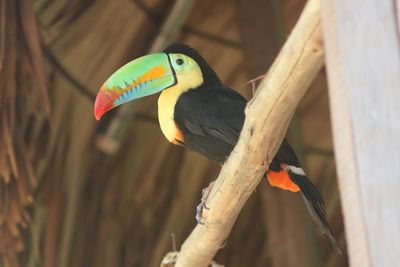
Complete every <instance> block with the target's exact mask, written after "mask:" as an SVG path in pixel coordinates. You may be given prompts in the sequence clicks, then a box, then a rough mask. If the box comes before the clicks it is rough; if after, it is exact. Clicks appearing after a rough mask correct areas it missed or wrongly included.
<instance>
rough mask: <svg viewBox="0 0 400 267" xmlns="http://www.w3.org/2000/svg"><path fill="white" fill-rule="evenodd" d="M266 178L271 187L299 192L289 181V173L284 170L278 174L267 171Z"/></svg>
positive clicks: (295, 185)
mask: <svg viewBox="0 0 400 267" xmlns="http://www.w3.org/2000/svg"><path fill="white" fill-rule="evenodd" d="M267 178H268V182H269V183H270V184H271V185H272V186H276V187H279V188H281V189H284V190H289V191H292V192H299V191H300V188H299V187H298V186H297V184H295V183H294V182H293V181H292V180H291V179H290V177H289V173H288V172H287V171H286V170H281V171H279V172H274V171H271V170H270V171H268V174H267Z"/></svg>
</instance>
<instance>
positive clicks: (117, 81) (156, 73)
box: [94, 53, 176, 120]
mask: <svg viewBox="0 0 400 267" xmlns="http://www.w3.org/2000/svg"><path fill="white" fill-rule="evenodd" d="M175 84H176V77H175V74H174V71H173V69H172V67H171V64H170V62H169V59H168V55H167V54H164V53H157V54H151V55H147V56H143V57H140V58H138V59H135V60H133V61H131V62H129V63H127V64H126V65H124V66H122V67H121V68H120V69H119V70H117V71H116V72H115V73H114V74H113V75H111V76H110V77H109V78H108V79H107V81H106V82H105V83H104V84H103V86H102V87H101V88H100V90H99V92H98V93H97V97H96V101H95V104H94V115H95V117H96V120H100V118H101V117H102V116H103V115H104V113H106V112H107V111H109V110H110V109H113V108H115V107H117V106H119V105H121V104H124V103H126V102H128V101H131V100H134V99H138V98H141V97H144V96H148V95H152V94H155V93H158V92H161V91H162V90H164V89H166V88H169V87H171V86H173V85H175Z"/></svg>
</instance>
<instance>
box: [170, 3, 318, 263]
mask: <svg viewBox="0 0 400 267" xmlns="http://www.w3.org/2000/svg"><path fill="white" fill-rule="evenodd" d="M319 12H320V10H319V1H318V0H311V1H309V2H308V4H307V6H306V8H305V9H304V11H303V14H302V16H301V17H300V19H299V22H298V24H297V25H296V27H295V29H294V30H293V32H292V33H291V35H290V37H289V38H288V40H287V42H286V43H285V45H284V47H283V48H282V50H281V52H280V54H279V55H278V57H277V59H276V60H275V62H274V64H273V65H272V67H271V69H270V70H269V72H268V74H267V76H266V78H265V79H264V80H263V81H262V82H261V84H260V86H259V90H258V91H257V93H256V95H255V97H254V98H253V100H251V101H250V102H249V105H248V107H247V109H246V121H245V124H244V127H243V130H242V132H241V135H240V139H239V142H238V144H237V145H236V147H235V149H234V150H233V152H232V154H231V156H230V157H229V159H228V160H227V162H226V163H225V164H224V166H223V168H222V170H221V173H220V175H219V177H218V179H217V180H216V183H215V185H214V187H213V190H212V191H211V193H210V197H209V198H208V201H207V206H208V207H209V208H210V209H209V210H206V211H205V212H203V219H204V222H205V224H204V225H198V226H197V227H196V228H195V229H194V230H193V232H192V233H191V235H190V236H189V237H188V239H187V240H186V241H185V243H184V244H183V245H182V248H181V252H180V254H179V256H178V261H177V263H176V266H178V267H179V266H206V265H207V264H208V263H209V262H211V259H212V257H213V256H214V255H215V253H216V252H217V251H218V249H219V248H220V247H221V246H222V244H223V242H224V241H225V240H226V238H227V237H228V235H229V232H230V230H231V228H232V226H233V224H234V222H235V220H236V218H237V216H238V214H239V212H240V210H241V208H242V207H243V205H244V204H245V202H246V200H247V199H248V198H249V196H250V195H251V193H252V192H253V191H254V189H255V187H256V185H257V184H258V182H259V181H260V179H261V177H262V175H263V174H264V172H265V170H266V168H267V167H268V165H269V163H270V161H271V160H272V158H273V156H274V155H275V153H276V151H277V149H278V147H279V145H280V143H281V140H282V139H283V137H284V134H285V132H286V130H287V127H288V124H289V121H290V118H291V116H292V115H293V112H294V110H295V108H296V106H297V104H298V103H299V101H300V100H301V98H302V97H303V95H304V93H305V92H306V91H307V88H308V86H309V85H310V83H311V81H312V80H313V78H314V77H315V75H316V74H317V73H318V71H319V70H320V69H321V67H322V65H323V55H324V51H323V46H322V33H321V27H320V15H319Z"/></svg>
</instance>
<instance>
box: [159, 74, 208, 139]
mask: <svg viewBox="0 0 400 267" xmlns="http://www.w3.org/2000/svg"><path fill="white" fill-rule="evenodd" d="M176 78H177V80H178V82H177V84H176V85H174V86H171V87H170V88H168V89H165V90H164V91H162V92H161V94H160V97H159V98H158V121H159V123H160V127H161V131H162V132H163V134H164V136H165V137H166V138H167V139H168V141H170V142H171V143H174V144H177V143H178V142H177V141H183V134H182V132H181V131H180V130H179V128H178V127H177V125H176V123H175V120H174V112H175V104H176V102H177V101H178V98H179V97H180V95H181V94H183V93H184V92H186V91H188V90H189V89H191V88H197V87H198V86H199V85H200V84H202V83H203V75H202V74H201V71H200V69H199V68H195V69H192V70H190V71H182V72H180V73H177V74H176Z"/></svg>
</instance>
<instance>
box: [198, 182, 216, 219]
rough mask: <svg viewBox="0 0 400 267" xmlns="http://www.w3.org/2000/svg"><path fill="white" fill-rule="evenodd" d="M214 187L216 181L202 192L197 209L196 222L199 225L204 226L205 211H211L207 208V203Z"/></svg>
mask: <svg viewBox="0 0 400 267" xmlns="http://www.w3.org/2000/svg"><path fill="white" fill-rule="evenodd" d="M213 186H214V181H213V182H211V183H210V184H209V186H207V187H206V188H204V189H203V190H202V192H201V194H202V196H201V202H200V204H199V205H197V207H196V221H197V223H198V224H204V221H203V209H206V210H209V209H210V208H209V207H207V205H206V202H207V199H208V196H209V195H210V192H211V189H212V188H213Z"/></svg>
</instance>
